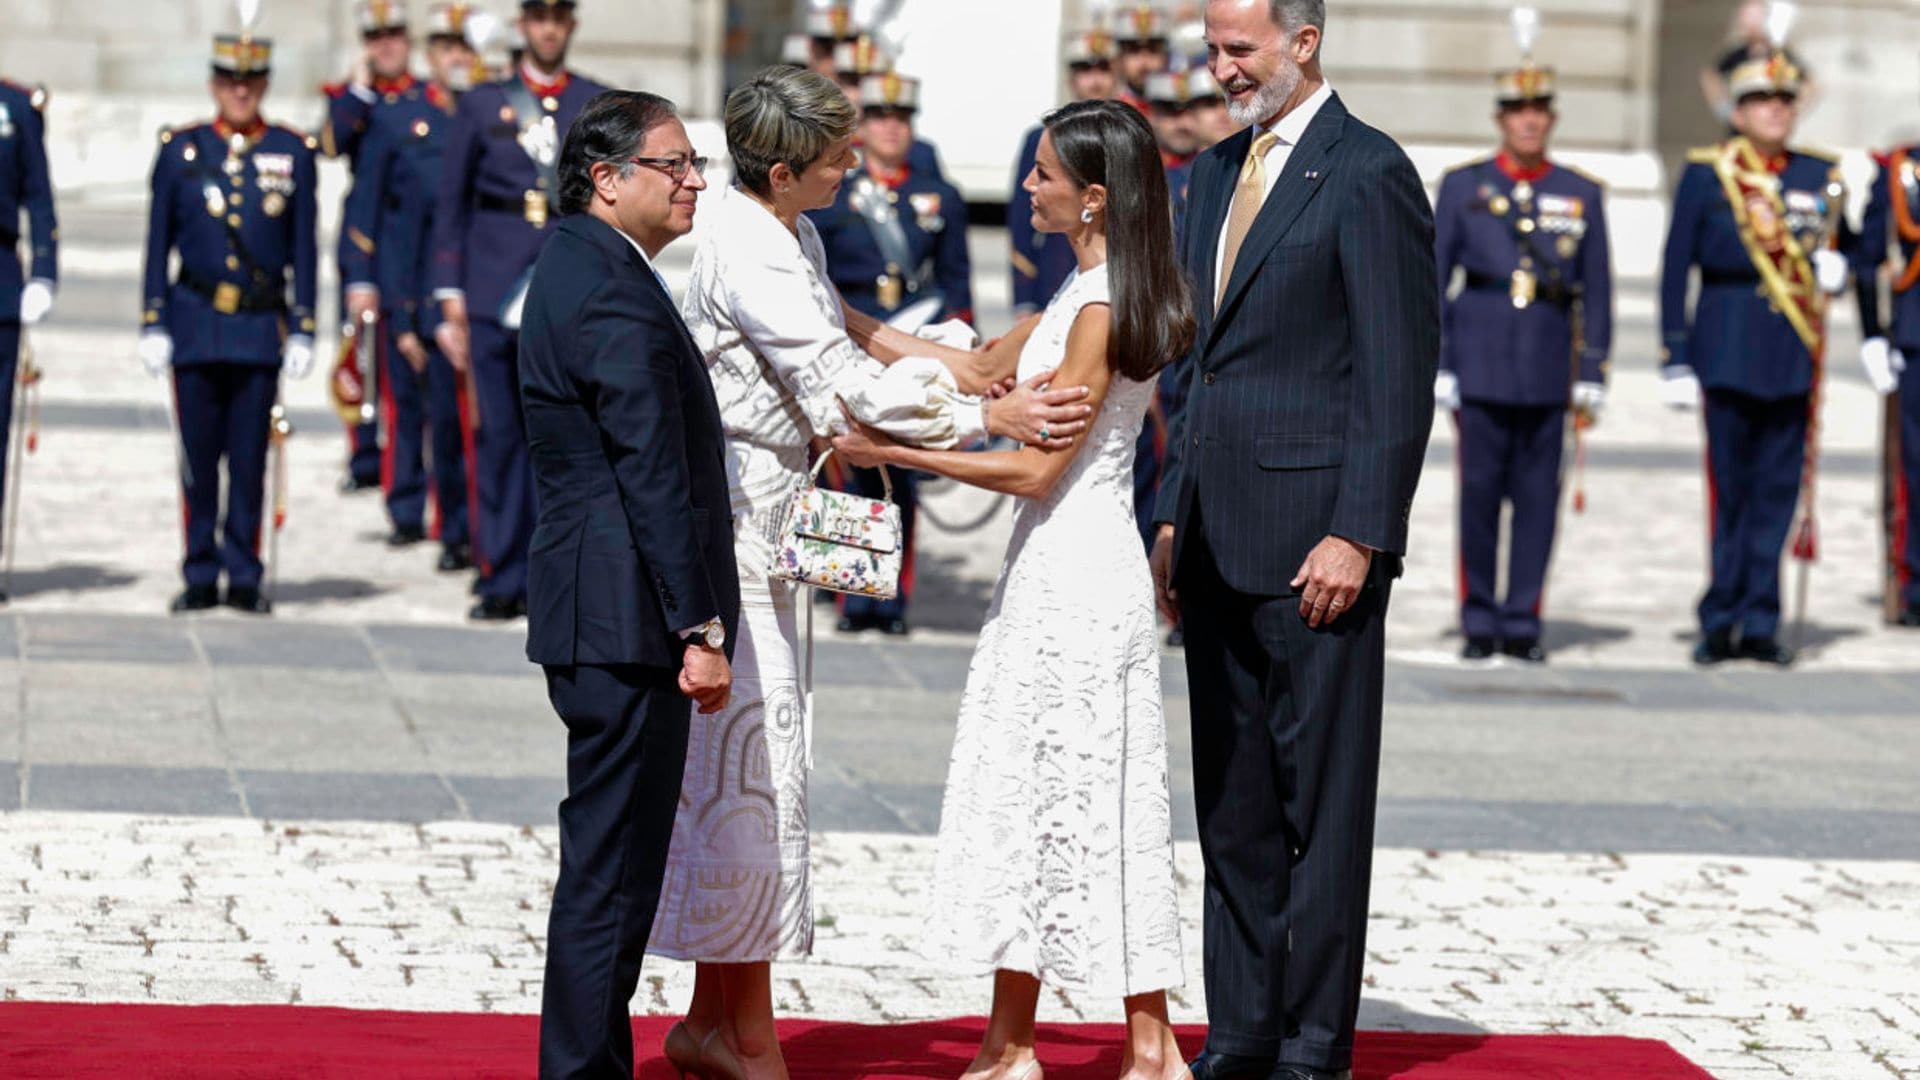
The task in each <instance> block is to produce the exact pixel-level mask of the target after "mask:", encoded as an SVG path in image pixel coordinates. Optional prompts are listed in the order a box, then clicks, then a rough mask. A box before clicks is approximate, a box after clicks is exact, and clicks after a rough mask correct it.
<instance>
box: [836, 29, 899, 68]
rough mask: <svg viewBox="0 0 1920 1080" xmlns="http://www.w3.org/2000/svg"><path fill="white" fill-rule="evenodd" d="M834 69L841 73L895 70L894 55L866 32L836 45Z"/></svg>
mask: <svg viewBox="0 0 1920 1080" xmlns="http://www.w3.org/2000/svg"><path fill="white" fill-rule="evenodd" d="M833 70H834V71H835V72H837V73H839V74H841V75H877V74H881V73H884V72H887V71H891V70H893V57H891V56H888V55H887V50H885V49H883V48H881V47H880V43H879V42H878V41H875V40H874V39H873V38H871V37H868V36H867V35H865V34H861V35H860V36H859V37H857V38H855V39H854V40H852V41H843V42H841V43H840V44H839V45H837V46H835V47H834V50H833Z"/></svg>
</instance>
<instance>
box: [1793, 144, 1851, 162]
mask: <svg viewBox="0 0 1920 1080" xmlns="http://www.w3.org/2000/svg"><path fill="white" fill-rule="evenodd" d="M1793 152H1794V153H1796V154H1804V155H1806V156H1807V157H1810V158H1819V159H1820V160H1821V161H1822V162H1825V163H1826V164H1828V165H1838V164H1840V155H1839V154H1836V153H1834V152H1833V151H1831V150H1821V149H1818V148H1816V147H1810V146H1796V147H1794V148H1793Z"/></svg>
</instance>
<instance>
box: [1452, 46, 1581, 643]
mask: <svg viewBox="0 0 1920 1080" xmlns="http://www.w3.org/2000/svg"><path fill="white" fill-rule="evenodd" d="M1514 18H1515V24H1516V37H1517V38H1518V39H1519V42H1520V49H1521V53H1522V55H1523V56H1525V57H1526V58H1527V59H1526V60H1525V62H1524V63H1523V65H1522V66H1521V67H1519V68H1517V69H1515V70H1512V71H1504V72H1500V73H1499V74H1497V75H1496V76H1495V86H1496V89H1495V99H1496V102H1497V111H1496V112H1495V114H1494V123H1495V124H1496V125H1497V126H1498V127H1499V129H1500V140H1501V141H1500V150H1499V152H1498V153H1496V154H1494V155H1493V156H1492V157H1487V158H1482V159H1480V160H1478V161H1473V162H1469V163H1467V164H1465V165H1460V166H1457V167H1455V168H1453V169H1451V170H1449V171H1448V172H1447V174H1446V176H1445V178H1444V179H1442V180H1441V182H1440V194H1439V197H1438V198H1437V199H1436V200H1435V206H1434V238H1435V244H1436V247H1437V249H1438V254H1439V278H1440V283H1441V288H1442V289H1447V288H1449V287H1450V286H1451V285H1452V282H1453V280H1454V272H1455V271H1456V270H1458V271H1460V276H1461V277H1462V279H1463V280H1462V282H1461V287H1460V289H1459V291H1458V293H1457V294H1455V295H1454V296H1453V297H1452V298H1451V299H1450V300H1448V301H1447V302H1446V304H1445V308H1444V310H1445V315H1444V321H1443V324H1442V325H1443V336H1442V339H1441V352H1440V373H1439V375H1438V377H1437V378H1436V379H1435V382H1434V397H1435V399H1436V401H1437V402H1438V404H1439V405H1440V407H1441V408H1442V409H1446V410H1449V411H1451V412H1452V414H1453V417H1454V421H1455V427H1456V429H1457V433H1458V446H1459V481H1460V495H1459V515H1460V516H1459V527H1460V562H1459V568H1460V569H1459V573H1460V629H1461V633H1462V634H1463V635H1465V637H1466V646H1465V649H1464V651H1463V655H1464V656H1465V657H1466V658H1467V659H1469V660H1479V659H1485V658H1487V657H1489V656H1492V655H1493V654H1494V652H1495V651H1496V650H1498V651H1500V652H1503V653H1505V654H1506V655H1508V656H1511V657H1514V658H1515V659H1519V660H1524V661H1529V662H1533V663H1538V662H1540V661H1543V660H1545V659H1546V651H1545V650H1544V648H1543V647H1542V646H1541V643H1540V621H1541V605H1542V601H1543V599H1544V597H1545V594H1546V579H1547V567H1548V564H1549V563H1550V562H1551V559H1552V554H1553V537H1554V532H1555V529H1556V527H1557V525H1558V520H1559V514H1560V488H1561V475H1562V469H1561V462H1562V454H1563V448H1564V446H1565V443H1566V437H1567V417H1568V413H1569V412H1571V413H1572V414H1573V426H1574V432H1575V434H1574V437H1575V438H1576V439H1578V438H1583V437H1584V432H1585V430H1586V429H1587V428H1588V427H1590V426H1591V425H1592V424H1593V423H1595V422H1596V421H1597V420H1598V417H1599V415H1600V410H1601V408H1602V406H1603V405H1604V404H1605V402H1606V378H1607V353H1608V350H1609V348H1610V347H1611V343H1612V338H1613V276H1612V271H1611V269H1610V265H1609V261H1608V251H1607V224H1606V214H1605V210H1604V206H1603V203H1604V198H1605V193H1604V191H1603V189H1602V188H1601V186H1600V184H1599V182H1598V181H1596V180H1594V179H1592V178H1591V177H1588V176H1587V175H1585V174H1584V173H1581V172H1579V171H1577V170H1575V169H1570V168H1568V167H1566V166H1564V165H1559V164H1556V163H1554V162H1553V161H1552V160H1551V159H1549V158H1548V157H1547V141H1548V138H1549V137H1550V136H1551V135H1552V133H1553V128H1554V123H1555V121H1556V119H1557V114H1556V113H1555V111H1554V108H1553V98H1554V74H1553V69H1552V68H1548V67H1540V66H1537V65H1536V64H1534V63H1533V60H1532V48H1533V40H1534V36H1535V29H1536V28H1537V25H1538V23H1537V16H1536V15H1535V14H1534V12H1533V10H1532V9H1530V8H1520V9H1517V10H1516V11H1515V13H1514ZM1509 505H1510V506H1511V507H1512V521H1511V531H1510V533H1509V534H1508V537H1507V574H1506V585H1507V588H1506V595H1505V596H1504V597H1503V596H1500V595H1498V585H1497V582H1498V578H1499V572H1498V562H1499V552H1500V517H1501V511H1502V509H1503V507H1506V506H1509Z"/></svg>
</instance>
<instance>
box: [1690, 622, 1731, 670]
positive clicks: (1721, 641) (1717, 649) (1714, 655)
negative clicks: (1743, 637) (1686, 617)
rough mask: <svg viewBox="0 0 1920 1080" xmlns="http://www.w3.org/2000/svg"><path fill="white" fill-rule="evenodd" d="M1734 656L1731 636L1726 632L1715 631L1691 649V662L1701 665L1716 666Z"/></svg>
mask: <svg viewBox="0 0 1920 1080" xmlns="http://www.w3.org/2000/svg"><path fill="white" fill-rule="evenodd" d="M1734 655H1735V654H1734V651H1733V634H1732V633H1730V632H1729V631H1726V630H1715V631H1714V632H1713V633H1711V634H1708V635H1706V636H1705V637H1702V638H1701V639H1700V643H1699V644H1698V645H1695V646H1694V647H1693V662H1694V663H1696V664H1701V665H1706V664H1718V663H1721V662H1722V661H1726V660H1731V659H1733V658H1734Z"/></svg>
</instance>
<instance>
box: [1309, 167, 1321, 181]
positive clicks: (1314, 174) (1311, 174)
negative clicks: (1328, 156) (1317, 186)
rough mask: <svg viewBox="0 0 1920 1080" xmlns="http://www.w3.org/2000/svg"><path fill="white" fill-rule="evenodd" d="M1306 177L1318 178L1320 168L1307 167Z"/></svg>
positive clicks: (1310, 178)
mask: <svg viewBox="0 0 1920 1080" xmlns="http://www.w3.org/2000/svg"><path fill="white" fill-rule="evenodd" d="M1307 179H1309V180H1318V179H1320V170H1319V169H1308V170H1307Z"/></svg>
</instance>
